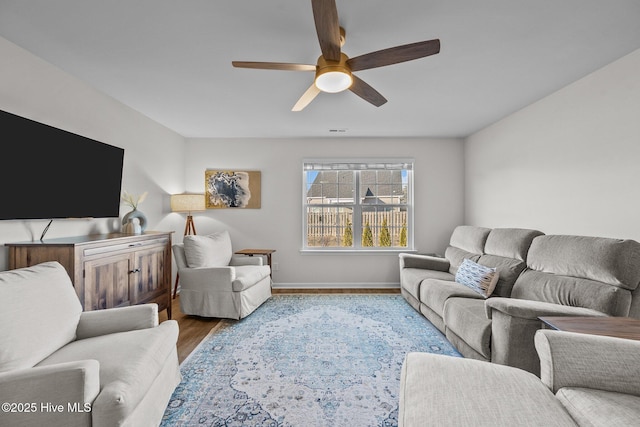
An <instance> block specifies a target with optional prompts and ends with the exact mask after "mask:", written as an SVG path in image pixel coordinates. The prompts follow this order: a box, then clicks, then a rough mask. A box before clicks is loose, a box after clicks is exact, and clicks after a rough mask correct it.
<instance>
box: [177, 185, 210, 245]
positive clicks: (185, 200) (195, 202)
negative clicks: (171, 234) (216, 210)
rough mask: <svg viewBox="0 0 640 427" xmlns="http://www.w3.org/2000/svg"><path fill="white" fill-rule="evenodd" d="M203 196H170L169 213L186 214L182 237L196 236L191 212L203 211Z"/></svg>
mask: <svg viewBox="0 0 640 427" xmlns="http://www.w3.org/2000/svg"><path fill="white" fill-rule="evenodd" d="M204 210H205V206H204V194H172V195H171V212H186V213H187V223H186V225H185V227H184V235H185V236H186V235H187V234H196V226H195V225H194V224H193V216H191V212H199V211H204Z"/></svg>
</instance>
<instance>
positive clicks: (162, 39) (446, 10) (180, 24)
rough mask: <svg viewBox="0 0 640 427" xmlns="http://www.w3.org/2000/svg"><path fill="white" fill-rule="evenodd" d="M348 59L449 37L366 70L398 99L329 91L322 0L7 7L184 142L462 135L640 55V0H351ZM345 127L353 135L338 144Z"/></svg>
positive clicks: (45, 1)
mask: <svg viewBox="0 0 640 427" xmlns="http://www.w3.org/2000/svg"><path fill="white" fill-rule="evenodd" d="M337 7H338V14H339V17H340V24H341V25H342V26H343V27H344V28H345V29H346V33H347V36H346V44H345V45H344V47H343V51H344V52H345V53H347V54H348V55H349V56H350V57H355V56H358V55H361V54H364V53H368V52H371V51H375V50H380V49H384V48H388V47H392V46H396V45H401V44H406V43H412V42H416V41H422V40H430V39H434V38H439V39H440V41H441V44H442V48H441V51H440V53H439V54H438V55H434V56H430V57H427V58H423V59H418V60H414V61H410V62H406V63H402V64H396V65H391V66H387V67H382V68H377V69H372V70H365V71H360V72H357V73H355V74H356V75H357V76H358V77H360V78H361V79H363V80H365V81H366V82H367V83H369V84H370V85H371V86H373V87H374V88H375V89H377V90H378V91H379V92H380V93H381V94H382V95H384V96H385V97H386V98H387V99H388V102H387V103H386V104H384V105H383V106H381V107H379V108H376V107H374V106H372V105H370V104H369V103H367V102H365V101H364V100H362V99H361V98H359V97H358V96H356V95H355V94H353V93H351V92H349V91H345V92H342V93H338V94H326V93H321V94H320V95H318V97H317V98H316V99H315V100H314V101H313V102H312V103H311V104H310V105H309V106H308V107H307V108H306V109H304V110H303V111H301V112H296V113H294V112H291V107H292V106H293V105H294V104H295V102H296V101H297V100H298V98H299V97H300V96H301V95H302V93H303V92H304V91H305V90H306V89H307V88H308V87H309V86H310V85H311V83H312V80H313V73H312V72H295V71H272V70H252V69H239V68H233V67H232V66H231V61H232V60H239V61H274V62H296V63H308V64H315V63H316V60H317V58H318V56H319V55H320V47H319V44H318V41H317V38H316V32H315V26H314V21H313V15H312V11H311V1H310V0H182V1H178V0H135V1H131V0H55V1H52V0H0V36H2V37H4V38H5V39H7V40H9V41H11V42H13V43H15V44H17V45H19V46H21V47H23V48H24V49H26V50H28V51H30V52H32V53H34V54H35V55H37V56H39V57H41V58H43V59H45V60H46V61H48V62H50V63H52V64H54V65H56V66H58V67H59V68H61V69H63V70H65V71H67V72H68V73H70V74H72V75H75V76H77V77H78V78H80V79H82V80H84V81H86V82H87V83H89V84H91V85H92V86H94V87H96V88H97V89H99V90H101V91H103V92H104V93H107V94H109V95H110V96H112V97H114V98H116V99H118V100H119V101H121V102H122V103H124V104H126V105H128V106H130V107H131V108H133V109H135V110H137V111H139V112H141V113H143V114H145V115H147V116H148V117H150V118H152V119H153V120H155V121H157V122H159V123H162V124H163V125H165V126H166V127H168V128H170V129H173V130H175V131H176V132H178V133H180V134H181V135H183V136H185V137H321V136H330V135H339V136H341V137H394V136H399V137H412V136H416V137H463V136H467V135H469V134H471V133H473V132H475V131H478V130H480V129H482V128H483V127H485V126H487V125H489V124H491V123H493V122H495V121H497V120H499V119H501V118H502V117H504V116H506V115H508V114H510V113H513V112H514V111H517V110H519V109H520V108H522V107H524V106H526V105H528V104H531V103H532V102H534V101H536V100H538V99H540V98H542V97H544V96H546V95H548V94H550V93H552V92H554V91H556V90H558V89H560V88H562V87H564V86H566V85H567V84H569V83H571V82H573V81H575V80H577V79H579V78H581V77H583V76H585V75H587V74H589V73H590V72H592V71H595V70H597V69H598V68H600V67H602V66H604V65H606V64H608V63H611V62H613V61H614V60H616V59H618V58H620V57H622V56H624V55H626V54H628V53H630V52H632V51H634V50H636V49H639V48H640V1H638V0H536V1H531V0H485V1H478V0H396V1H391V0H366V1H365V0H337ZM331 129H334V130H335V129H339V130H346V131H345V132H331V131H330V130H331Z"/></svg>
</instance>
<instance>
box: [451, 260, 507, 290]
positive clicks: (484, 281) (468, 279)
mask: <svg viewBox="0 0 640 427" xmlns="http://www.w3.org/2000/svg"><path fill="white" fill-rule="evenodd" d="M455 281H456V282H458V283H460V284H462V285H465V286H467V287H469V288H471V289H473V290H474V291H475V292H477V293H479V294H480V295H482V296H483V297H485V298H488V297H489V296H490V295H491V293H492V292H493V290H494V289H495V288H496V283H498V272H497V271H496V269H495V268H491V267H487V266H484V265H481V264H478V263H477V262H473V261H471V260H470V259H466V258H465V260H464V261H462V264H461V265H460V267H458V271H457V272H456V278H455Z"/></svg>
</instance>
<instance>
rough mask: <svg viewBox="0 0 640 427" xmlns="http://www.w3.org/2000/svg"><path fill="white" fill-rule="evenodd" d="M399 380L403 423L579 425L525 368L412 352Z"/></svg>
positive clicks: (410, 426) (414, 426) (413, 426)
mask: <svg viewBox="0 0 640 427" xmlns="http://www.w3.org/2000/svg"><path fill="white" fill-rule="evenodd" d="M400 381H401V382H400V412H399V420H398V421H399V425H401V426H403V427H424V426H439V427H446V426H456V427H458V426H487V427H489V426H491V427H495V426H509V427H511V426H517V427H525V426H530V427H540V426H554V427H559V426H575V423H574V422H573V420H572V419H571V417H570V416H569V414H568V413H567V412H566V411H565V409H564V407H563V406H562V404H561V403H560V402H559V401H558V400H557V399H556V398H555V396H554V395H553V393H552V392H551V391H550V390H549V389H548V388H547V387H545V386H544V385H543V384H542V382H540V379H539V378H538V377H536V376H535V375H533V374H531V373H529V372H526V371H523V370H521V369H514V368H511V367H509V366H503V365H498V364H495V363H488V362H482V361H479V360H473V359H463V358H459V357H451V356H444V355H440V354H430V353H409V354H408V355H407V357H406V359H405V361H404V364H403V365H402V376H401V380H400Z"/></svg>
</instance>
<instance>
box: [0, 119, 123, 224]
mask: <svg viewBox="0 0 640 427" xmlns="http://www.w3.org/2000/svg"><path fill="white" fill-rule="evenodd" d="M0 132H1V133H2V135H3V137H2V140H3V142H2V150H3V152H4V153H5V154H4V155H3V156H2V157H3V162H2V166H0V186H1V188H2V191H1V192H0V198H1V199H2V202H1V203H0V220H10V219H49V220H51V219H58V218H110V217H118V216H119V214H120V195H121V185H122V166H123V161H124V149H122V148H118V147H114V146H112V145H108V144H104V143H102V142H99V141H96V140H93V139H90V138H87V137H84V136H80V135H77V134H75V133H71V132H67V131H64V130H62V129H57V128H55V127H52V126H48V125H45V124H43V123H39V122H36V121H33V120H30V119H27V118H24V117H20V116H17V115H15V114H11V113H8V112H5V111H0Z"/></svg>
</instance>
